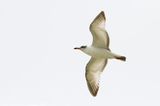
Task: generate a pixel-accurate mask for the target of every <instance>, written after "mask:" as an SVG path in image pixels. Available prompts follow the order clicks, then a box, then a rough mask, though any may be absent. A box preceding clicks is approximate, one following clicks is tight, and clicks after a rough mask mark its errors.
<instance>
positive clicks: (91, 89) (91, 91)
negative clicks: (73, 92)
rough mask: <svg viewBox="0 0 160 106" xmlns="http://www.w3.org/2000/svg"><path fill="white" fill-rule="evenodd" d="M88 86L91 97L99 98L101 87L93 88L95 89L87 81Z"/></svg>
mask: <svg viewBox="0 0 160 106" xmlns="http://www.w3.org/2000/svg"><path fill="white" fill-rule="evenodd" d="M87 85H88V89H89V91H90V93H91V95H92V96H93V97H96V96H97V93H98V90H99V86H98V87H96V88H93V87H92V86H91V84H90V83H88V81H87Z"/></svg>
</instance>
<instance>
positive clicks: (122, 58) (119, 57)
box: [115, 56, 126, 61]
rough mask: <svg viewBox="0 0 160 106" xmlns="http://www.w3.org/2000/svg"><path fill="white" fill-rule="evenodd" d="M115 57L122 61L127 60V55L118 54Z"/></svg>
mask: <svg viewBox="0 0 160 106" xmlns="http://www.w3.org/2000/svg"><path fill="white" fill-rule="evenodd" d="M115 58H116V59H118V60H121V61H126V57H125V56H117V57H115Z"/></svg>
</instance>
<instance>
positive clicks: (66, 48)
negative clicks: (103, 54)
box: [0, 0, 160, 106]
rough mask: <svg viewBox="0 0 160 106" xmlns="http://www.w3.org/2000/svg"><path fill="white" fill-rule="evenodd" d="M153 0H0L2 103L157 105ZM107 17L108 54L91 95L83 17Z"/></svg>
mask: <svg viewBox="0 0 160 106" xmlns="http://www.w3.org/2000/svg"><path fill="white" fill-rule="evenodd" d="M159 5H160V1H159V0H120V1H118V0H66V1H65V0H27V1H24V0H23V1H22V0H1V1H0V106H160V77H159V76H160V65H159V64H160V55H159V54H160V50H159V47H158V46H159V45H160V41H159V39H160V12H159V10H160V6H159ZM102 10H103V11H104V12H105V14H106V17H107V24H106V29H107V31H108V33H109V36H110V40H111V42H110V48H111V50H112V51H114V52H115V53H119V54H123V55H125V56H126V57H127V61H126V62H121V61H116V60H110V61H109V63H108V65H107V67H106V68H105V71H104V73H103V74H102V78H101V82H100V89H99V92H98V95H97V97H95V98H94V97H92V96H91V95H90V93H89V91H88V88H87V85H86V81H85V76H84V74H85V65H86V63H87V62H88V60H89V59H90V57H89V56H87V55H85V54H83V53H82V52H78V51H74V50H73V48H74V47H75V46H81V45H90V44H91V42H92V36H91V33H90V32H89V29H88V27H89V24H90V23H91V21H92V20H93V19H94V18H95V16H96V15H97V14H98V13H99V12H100V11H102Z"/></svg>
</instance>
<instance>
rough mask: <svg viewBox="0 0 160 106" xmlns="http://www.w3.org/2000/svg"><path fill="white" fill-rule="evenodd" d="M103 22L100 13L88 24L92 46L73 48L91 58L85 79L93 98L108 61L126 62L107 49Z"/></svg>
mask: <svg viewBox="0 0 160 106" xmlns="http://www.w3.org/2000/svg"><path fill="white" fill-rule="evenodd" d="M105 22H106V18H105V14H104V12H103V11H101V12H100V13H99V14H98V16H97V17H96V18H95V19H94V20H93V22H92V23H91V24H90V31H91V33H92V36H93V42H92V45H91V46H81V47H75V48H74V49H76V50H81V51H82V52H84V53H85V54H87V55H89V56H91V59H90V61H89V62H88V64H87V65H86V73H85V77H86V80H87V85H88V89H89V91H90V93H91V94H92V95H93V96H96V95H97V92H98V89H99V79H100V75H101V73H102V72H103V70H104V68H105V66H106V64H107V61H108V59H118V60H122V61H126V57H125V56H121V55H118V54H115V53H113V52H111V50H110V49H109V36H108V33H107V32H106V30H105Z"/></svg>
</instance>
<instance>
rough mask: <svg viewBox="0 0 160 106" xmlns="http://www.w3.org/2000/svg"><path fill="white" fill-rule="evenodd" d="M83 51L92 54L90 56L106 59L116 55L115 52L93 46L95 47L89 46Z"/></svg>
mask: <svg viewBox="0 0 160 106" xmlns="http://www.w3.org/2000/svg"><path fill="white" fill-rule="evenodd" d="M85 53H86V54H88V55H90V56H92V57H95V58H106V59H108V58H114V57H115V56H116V54H114V53H112V52H110V51H109V50H107V49H103V48H95V47H92V48H90V49H89V50H88V51H86V52H85Z"/></svg>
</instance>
